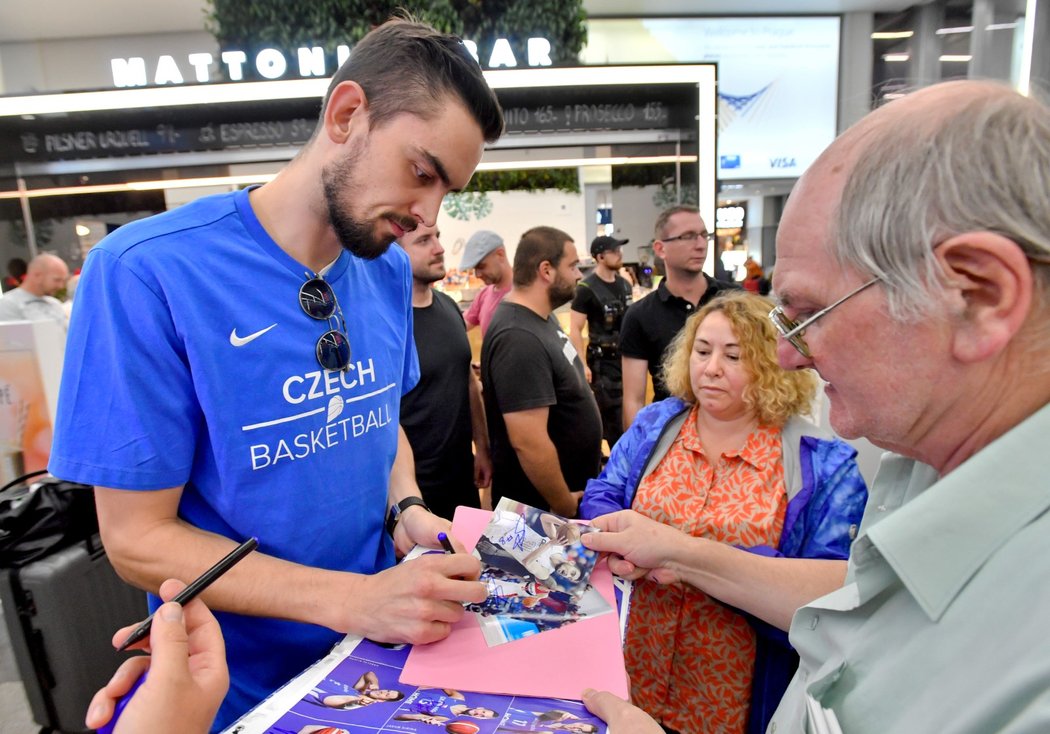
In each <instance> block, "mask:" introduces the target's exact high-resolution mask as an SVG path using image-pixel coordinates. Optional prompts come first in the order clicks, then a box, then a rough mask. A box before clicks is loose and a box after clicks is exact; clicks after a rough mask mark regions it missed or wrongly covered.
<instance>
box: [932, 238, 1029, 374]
mask: <svg viewBox="0 0 1050 734" xmlns="http://www.w3.org/2000/svg"><path fill="white" fill-rule="evenodd" d="M934 255H935V257H936V258H937V260H938V261H939V262H940V264H941V267H942V268H943V269H944V274H945V281H946V283H947V289H948V298H949V304H950V306H949V308H950V310H951V313H950V314H949V318H951V319H952V323H953V327H954V334H953V341H952V353H953V355H954V356H955V358H956V359H958V360H960V361H961V362H964V363H973V362H981V361H984V360H986V359H990V358H993V357H995V356H996V355H998V354H999V353H1001V352H1002V351H1003V350H1004V349H1006V347H1007V345H1008V344H1009V343H1010V342H1011V341H1012V340H1013V339H1014V337H1016V336H1017V334H1018V332H1020V331H1021V329H1022V328H1023V326H1024V323H1025V320H1026V319H1027V318H1028V313H1029V310H1030V309H1031V307H1032V301H1033V298H1034V293H1035V288H1036V287H1037V286H1036V284H1035V274H1034V273H1033V271H1032V264H1031V263H1030V262H1029V261H1028V258H1027V257H1025V254H1024V252H1023V251H1022V250H1021V247H1020V246H1019V245H1018V244H1017V243H1016V242H1014V241H1013V240H1011V239H1009V238H1007V237H1003V236H1002V235H999V234H995V233H994V232H966V233H963V234H959V235H955V236H954V237H950V238H949V239H947V240H945V241H944V242H943V243H941V244H940V245H938V246H937V248H936V249H935V251H934Z"/></svg>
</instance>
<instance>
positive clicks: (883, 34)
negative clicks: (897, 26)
mask: <svg viewBox="0 0 1050 734" xmlns="http://www.w3.org/2000/svg"><path fill="white" fill-rule="evenodd" d="M914 35H915V31H876V32H875V33H872V34H871V38H872V40H875V41H892V40H894V39H897V38H911V37H912V36H914Z"/></svg>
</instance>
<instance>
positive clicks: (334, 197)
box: [321, 139, 416, 260]
mask: <svg viewBox="0 0 1050 734" xmlns="http://www.w3.org/2000/svg"><path fill="white" fill-rule="evenodd" d="M365 142H367V139H366V141H365ZM363 144H364V143H362V144H361V145H363ZM361 145H359V146H358V147H357V149H355V150H354V151H353V152H352V153H350V155H348V156H347V157H346V158H344V159H343V160H341V161H338V162H336V163H333V164H331V165H329V166H326V167H325V168H324V170H322V171H321V182H322V183H323V185H324V199H325V204H326V206H327V209H328V221H329V222H330V223H331V225H332V229H333V230H335V235H336V237H338V238H339V244H341V245H342V246H343V247H344V248H345V249H346V250H348V251H349V252H350V254H351V255H356V256H357V257H360V258H362V259H364V260H375V259H376V258H377V257H379V256H380V255H382V254H383V253H384V252H386V251H387V250H388V249H389V248H390V245H391V243H393V241H394V239H395V237H394V235H393V234H384V235H382V236H380V235H377V234H376V227H375V225H376V221H372V222H368V221H362V220H360V219H358V218H357V217H355V216H354V215H353V213H352V212H351V211H350V206H349V204H347V203H346V201H347V200H348V199H354V198H356V197H357V196H358V195H359V194H360V193H361V191H362V188H363V187H362V186H361V185H360V184H359V183H358V181H357V177H356V176H355V175H354V166H355V164H356V163H357V162H358V160H359V159H360V158H361ZM379 219H380V220H381V219H389V220H391V221H393V222H394V223H395V224H397V226H399V227H400V228H401V229H403V230H405V231H406V232H411V231H412V230H413V229H415V228H416V221H415V220H414V219H412V218H410V217H404V216H401V215H399V214H395V213H394V212H387V213H384V214H381V215H380V217H379Z"/></svg>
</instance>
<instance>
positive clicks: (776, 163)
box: [769, 158, 798, 168]
mask: <svg viewBox="0 0 1050 734" xmlns="http://www.w3.org/2000/svg"><path fill="white" fill-rule="evenodd" d="M769 166H770V168H796V167H797V166H798V163H796V162H795V159H794V158H770V159H769Z"/></svg>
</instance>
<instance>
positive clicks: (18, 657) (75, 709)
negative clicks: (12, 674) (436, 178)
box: [0, 487, 147, 734]
mask: <svg viewBox="0 0 1050 734" xmlns="http://www.w3.org/2000/svg"><path fill="white" fill-rule="evenodd" d="M76 491H80V492H84V493H86V494H90V488H87V487H84V488H82V489H79V490H76ZM2 499H3V497H2V496H0V500H2ZM78 503H79V500H78ZM91 509H92V512H93V509H94V508H93V506H92V508H91ZM94 524H95V527H97V521H96V522H95V523H94ZM83 527H90V521H88V522H87V523H86V524H85V523H80V528H83ZM78 532H79V531H75V532H74V533H73V534H72V535H71V536H67V537H65V538H64V539H63V541H62V542H61V543H59V544H58V547H57V548H56V547H49V548H47V549H46V550H43V549H34V553H33V556H34V558H35V559H34V560H28V561H26V560H24V559H22V560H20V561H19V562H18V564H12V563H8V564H6V565H7V566H8V567H4V568H0V604H2V605H3V616H4V620H5V622H6V625H7V629H8V633H9V634H10V637H11V648H12V650H13V652H14V657H15V662H16V664H17V666H18V671H19V674H20V675H21V677H22V682H23V684H24V686H25V691H26V698H27V699H28V700H29V706H30V709H31V711H32V714H33V719H34V720H35V721H36V722H37V723H38V724H40V725H41V726H42V727H43V730H44V731H52V732H62V733H63V734H65V733H67V732H68V733H75V732H87V731H89V730H88V729H86V728H85V727H84V715H85V714H86V713H87V706H88V703H89V702H90V701H91V697H92V696H93V695H94V693H95V691H97V690H98V689H99V688H101V687H102V686H103V685H104V684H105V683H106V681H108V680H109V678H110V677H111V676H112V675H113V672H114V671H115V670H116V669H117V667H118V666H119V665H120V663H121V661H122V660H123V659H124V658H125V657H126V656H125V655H124V654H118V653H117V652H116V651H114V649H113V646H112V645H111V644H110V640H111V638H112V636H113V633H114V632H115V631H116V630H117V629H118V628H119V627H122V626H125V625H128V624H132V623H134V622H138V621H141V620H142V619H143V618H145V616H146V614H147V611H146V598H145V594H144V593H143V592H142V591H140V590H138V589H135V588H133V587H131V586H129V585H127V584H126V583H124V582H123V581H121V579H120V578H119V577H118V576H117V574H116V572H115V571H114V570H113V567H112V566H111V565H110V563H109V559H108V558H106V553H105V551H104V550H103V549H102V544H101V542H100V540H99V537H98V535H97V534H96V533H93V534H91V535H87V536H81V537H79V538H77V537H76V535H77V534H78ZM69 543H71V544H69ZM8 560H10V558H8ZM23 561H24V562H23Z"/></svg>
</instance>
